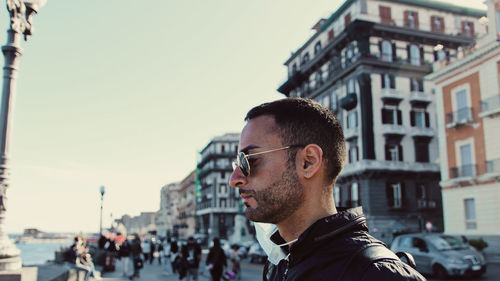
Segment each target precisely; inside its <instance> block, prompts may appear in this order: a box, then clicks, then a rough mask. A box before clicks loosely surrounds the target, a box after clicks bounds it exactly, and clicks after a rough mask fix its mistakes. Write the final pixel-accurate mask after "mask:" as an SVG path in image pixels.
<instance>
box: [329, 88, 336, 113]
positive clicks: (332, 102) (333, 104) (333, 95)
mask: <svg viewBox="0 0 500 281" xmlns="http://www.w3.org/2000/svg"><path fill="white" fill-rule="evenodd" d="M330 108H331V109H332V112H337V93H336V91H335V90H333V91H332V93H331V97H330Z"/></svg>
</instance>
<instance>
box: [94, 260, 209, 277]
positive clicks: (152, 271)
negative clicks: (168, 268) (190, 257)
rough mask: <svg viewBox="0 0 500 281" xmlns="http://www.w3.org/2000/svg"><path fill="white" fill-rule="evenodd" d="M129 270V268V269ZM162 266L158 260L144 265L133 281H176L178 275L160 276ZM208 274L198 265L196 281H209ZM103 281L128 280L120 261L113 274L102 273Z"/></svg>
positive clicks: (117, 262) (117, 261)
mask: <svg viewBox="0 0 500 281" xmlns="http://www.w3.org/2000/svg"><path fill="white" fill-rule="evenodd" d="M130 268H131V267H130ZM161 268H162V265H160V264H158V260H155V261H154V263H153V264H149V263H145V264H144V267H143V268H142V269H141V271H140V276H141V277H140V278H134V279H133V280H142V281H156V280H158V281H160V280H161V281H178V280H179V275H178V274H175V275H168V276H167V275H162V274H161ZM209 275H210V274H209V273H208V272H207V271H205V269H204V266H203V265H202V264H200V270H199V273H198V281H210V280H211V278H210V277H209ZM102 280H103V281H118V280H129V279H128V278H127V277H123V274H122V265H121V261H120V260H118V259H117V260H116V266H115V271H113V272H103V273H102Z"/></svg>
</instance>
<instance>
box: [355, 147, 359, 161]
mask: <svg viewBox="0 0 500 281" xmlns="http://www.w3.org/2000/svg"><path fill="white" fill-rule="evenodd" d="M356 161H359V149H358V146H356Z"/></svg>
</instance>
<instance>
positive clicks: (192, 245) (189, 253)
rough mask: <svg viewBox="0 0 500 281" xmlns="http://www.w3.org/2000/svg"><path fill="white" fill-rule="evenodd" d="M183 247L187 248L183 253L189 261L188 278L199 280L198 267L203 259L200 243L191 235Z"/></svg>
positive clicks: (194, 280)
mask: <svg viewBox="0 0 500 281" xmlns="http://www.w3.org/2000/svg"><path fill="white" fill-rule="evenodd" d="M183 247H184V248H185V250H184V251H183V252H182V253H183V255H184V256H185V259H186V262H187V274H186V277H187V279H186V280H188V281H191V280H192V281H197V280H198V267H199V265H200V261H201V247H200V245H199V244H198V243H196V241H195V240H194V237H193V236H189V238H188V242H187V244H186V245H183Z"/></svg>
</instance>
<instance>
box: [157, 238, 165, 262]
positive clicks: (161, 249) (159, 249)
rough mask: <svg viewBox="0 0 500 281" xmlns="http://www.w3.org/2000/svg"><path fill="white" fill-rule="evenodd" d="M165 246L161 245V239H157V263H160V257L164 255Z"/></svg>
mask: <svg viewBox="0 0 500 281" xmlns="http://www.w3.org/2000/svg"><path fill="white" fill-rule="evenodd" d="M164 251H165V248H164V247H163V241H162V240H158V264H160V265H161V260H162V257H163V256H164Z"/></svg>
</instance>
